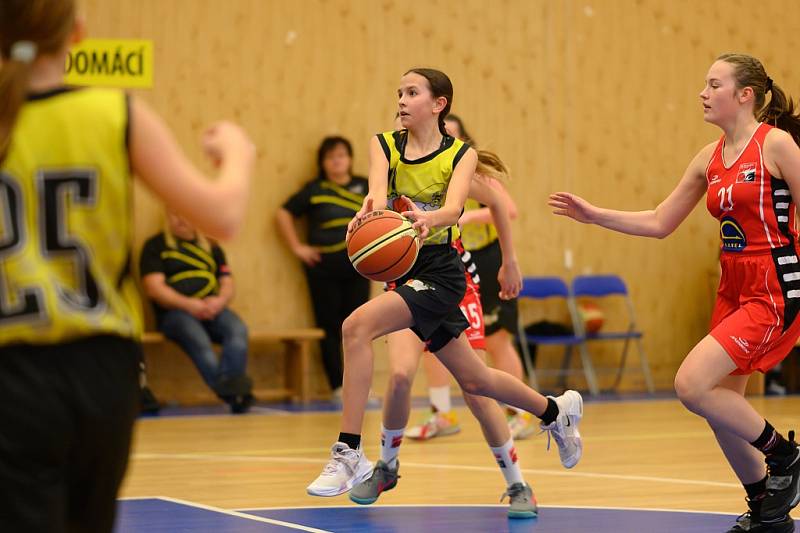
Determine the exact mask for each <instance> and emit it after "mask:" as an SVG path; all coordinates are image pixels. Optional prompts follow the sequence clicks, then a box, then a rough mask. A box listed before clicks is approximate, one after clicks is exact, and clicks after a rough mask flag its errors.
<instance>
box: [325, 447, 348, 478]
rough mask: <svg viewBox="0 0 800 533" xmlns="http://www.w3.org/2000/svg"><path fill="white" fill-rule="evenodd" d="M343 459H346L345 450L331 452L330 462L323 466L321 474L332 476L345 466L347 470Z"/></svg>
mask: <svg viewBox="0 0 800 533" xmlns="http://www.w3.org/2000/svg"><path fill="white" fill-rule="evenodd" d="M344 459H347V450H341V451H340V450H337V451H335V452H333V457H331V460H330V461H328V464H326V465H325V468H323V469H322V473H323V474H329V475H332V474H336V472H338V471H339V467H340V466H345V467H346V468H347V463H346V462H344V461H343V460H344Z"/></svg>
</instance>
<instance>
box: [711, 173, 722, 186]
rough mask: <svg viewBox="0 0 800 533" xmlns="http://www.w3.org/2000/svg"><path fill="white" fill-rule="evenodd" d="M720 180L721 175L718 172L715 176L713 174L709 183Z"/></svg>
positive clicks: (712, 183)
mask: <svg viewBox="0 0 800 533" xmlns="http://www.w3.org/2000/svg"><path fill="white" fill-rule="evenodd" d="M719 181H720V179H719V176H718V175H717V174H714V175H713V176H711V181H709V182H708V184H709V185H714V184H715V183H718V182H719Z"/></svg>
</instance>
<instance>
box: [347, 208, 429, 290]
mask: <svg viewBox="0 0 800 533" xmlns="http://www.w3.org/2000/svg"><path fill="white" fill-rule="evenodd" d="M416 237H417V232H416V230H414V228H413V227H412V225H411V222H409V220H408V219H406V218H405V217H403V215H401V214H399V213H395V212H394V211H388V210H387V211H372V212H371V213H369V214H367V216H365V217H364V218H363V219H362V220H361V222H360V223H359V224H358V226H356V229H355V230H353V233H351V234H350V236H349V237H348V239H347V255H348V256H349V257H350V262H351V263H353V267H354V268H355V269H356V270H357V271H358V273H359V274H361V275H362V276H364V277H365V278H369V279H371V280H373V281H394V280H396V279H397V278H400V277H402V276H403V275H404V274H406V273H407V272H408V271H409V270H411V267H412V266H414V261H416V260H417V254H418V253H419V241H418V240H417V238H416Z"/></svg>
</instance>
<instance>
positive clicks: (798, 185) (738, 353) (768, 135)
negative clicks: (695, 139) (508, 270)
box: [549, 54, 800, 532]
mask: <svg viewBox="0 0 800 533" xmlns="http://www.w3.org/2000/svg"><path fill="white" fill-rule="evenodd" d="M767 93H769V94H770V99H769V102H768V103H765V102H766V95H767ZM700 99H701V101H702V103H703V115H704V118H705V120H706V122H709V123H711V124H715V125H717V126H719V127H720V129H722V131H723V136H722V138H721V139H720V140H719V141H717V142H713V143H710V144H708V145H707V146H706V147H704V148H703V149H702V150H700V152H699V153H698V154H697V155H696V156H695V158H694V159H693V160H692V162H691V163H690V164H689V168H688V169H687V170H686V172H685V173H684V175H683V178H682V179H681V181H680V183H679V184H678V186H677V187H676V188H675V190H673V192H672V193H671V194H670V195H669V196H668V197H667V199H666V200H664V201H663V202H662V203H661V204H660V205H659V206H658V207H656V208H655V209H654V210H650V211H639V212H625V211H614V210H609V209H602V208H599V207H596V206H594V205H592V204H590V203H589V202H587V201H586V200H584V199H582V198H580V197H578V196H575V195H573V194H570V193H556V194H553V195H551V197H550V202H549V204H550V206H552V207H553V208H554V211H553V212H554V213H555V214H557V215H564V216H568V217H571V218H573V219H575V220H577V221H579V222H583V223H587V224H597V225H599V226H603V227H606V228H609V229H612V230H615V231H619V232H622V233H628V234H631V235H641V236H645V237H658V238H663V237H666V236H667V235H669V234H670V233H672V231H674V230H675V228H677V227H678V225H679V224H680V223H681V222H682V221H683V220H684V219H685V218H686V216H687V215H688V214H689V212H690V211H691V210H692V209H693V208H694V206H695V204H697V202H698V201H699V200H700V198H701V197H702V196H703V195H705V196H706V206H707V207H708V210H709V211H710V212H711V214H712V215H713V216H714V217H715V218H717V219H718V220H719V221H720V238H721V240H722V244H721V250H722V253H721V257H720V263H721V267H722V278H721V280H720V286H719V290H718V293H717V300H716V304H715V307H714V313H713V317H712V320H711V332H710V334H709V335H707V336H706V337H705V338H704V339H703V340H701V341H700V342H699V343H698V344H697V345H696V346H695V347H694V348H693V349H692V351H691V352H689V355H687V356H686V359H684V361H683V363H682V364H681V367H680V368H679V369H678V373H677V375H676V376H675V390H676V392H677V394H678V398H680V400H681V402H682V403H683V404H684V405H685V406H686V408H687V409H689V410H690V411H692V412H693V413H696V414H698V415H700V416H702V417H703V418H705V419H706V420H707V421H708V424H709V425H710V426H711V429H712V430H713V431H714V435H715V436H716V438H717V441H718V442H719V445H720V447H721V448H722V451H723V452H724V454H725V457H726V458H727V459H728V462H729V463H730V465H731V467H732V468H733V470H734V471H735V472H736V475H737V476H738V477H739V479H740V481H741V482H742V484H743V485H744V488H745V490H746V492H747V503H748V506H749V511H748V512H746V513H744V514H743V515H742V516H740V517H739V519H738V520H737V523H736V524H735V525H734V526H733V528H732V529H730V532H737V531H749V532H766V531H769V532H784V531H786V532H789V531H794V524H793V522H792V520H791V518H790V517H789V515H788V513H789V511H790V510H791V509H792V508H794V507H795V506H796V505H797V503H798V501H800V450H798V446H797V444H796V443H795V442H794V438H793V434H794V432H793V431H790V432H789V440H786V439H785V438H784V437H783V436H782V435H781V434H780V433H779V432H778V431H776V430H775V428H773V427H772V425H771V424H770V423H769V422H768V421H766V420H765V419H764V418H763V417H761V416H760V415H759V414H758V413H757V412H756V410H755V409H754V408H753V407H752V406H751V405H750V404H749V403H748V402H747V400H745V398H744V390H745V385H746V384H747V379H748V377H749V375H750V374H751V373H753V372H754V371H756V370H758V371H760V372H765V371H767V370H769V369H770V368H772V367H773V366H775V365H776V364H777V363H779V362H780V361H781V360H782V359H783V358H784V357H786V355H787V354H788V353H789V350H790V349H791V347H792V346H794V344H795V342H796V340H797V338H798V337H799V336H800V320H798V317H797V315H798V310H800V264H798V255H800V254H799V253H798V244H797V228H796V227H795V203H794V201H793V198H795V197H798V196H800V148H798V145H797V144H798V143H800V118H799V117H798V116H797V115H795V114H794V104H793V102H792V101H791V100H789V99H788V98H787V97H786V95H785V94H784V92H783V91H782V90H781V89H780V88H779V87H778V86H777V85H775V84H774V83H773V82H772V80H771V79H770V78H769V76H767V73H766V71H765V70H764V67H763V65H762V64H761V63H760V62H759V61H758V60H757V59H755V58H753V57H750V56H747V55H743V54H725V55H722V56H720V57H719V58H718V59H717V61H715V62H714V64H713V65H711V68H710V69H709V71H708V75H707V76H706V84H705V88H704V89H703V91H702V92H701V93H700ZM762 455H763V456H764V457H766V463H767V466H768V468H767V469H766V471H765V468H764V464H763V463H762V459H761V457H762Z"/></svg>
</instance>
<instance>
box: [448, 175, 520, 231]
mask: <svg viewBox="0 0 800 533" xmlns="http://www.w3.org/2000/svg"><path fill="white" fill-rule="evenodd" d="M475 177H476V178H479V179H480V178H483V176H481V175H480V174H478V175H477V176H475ZM473 181H475V180H473ZM486 184H487V185H488V186H489V187H491V188H492V189H494V190H495V191H497V194H499V195H500V197H501V198H502V199H503V203H505V205H506V210H507V211H508V216H509V217H510V218H511V220H514V219H515V218H517V204H515V203H514V199H513V198H511V195H510V194H508V191H507V190H506V188H505V187H504V186H503V184H502V183H500V182H499V181H498V180H496V179H492V178H486ZM470 197H472V195H471V194H470ZM478 201H479V202H481V201H480V200H478ZM481 203H482V204H484V205H486V203H485V202H481ZM458 223H459V224H461V225H462V226H463V225H465V224H493V223H494V219H493V218H492V212H491V210H490V209H489V208H488V207H482V208H480V209H472V210H470V211H464V214H463V215H461V218H460V219H458Z"/></svg>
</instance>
